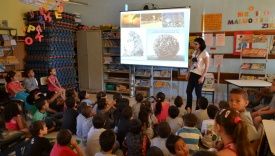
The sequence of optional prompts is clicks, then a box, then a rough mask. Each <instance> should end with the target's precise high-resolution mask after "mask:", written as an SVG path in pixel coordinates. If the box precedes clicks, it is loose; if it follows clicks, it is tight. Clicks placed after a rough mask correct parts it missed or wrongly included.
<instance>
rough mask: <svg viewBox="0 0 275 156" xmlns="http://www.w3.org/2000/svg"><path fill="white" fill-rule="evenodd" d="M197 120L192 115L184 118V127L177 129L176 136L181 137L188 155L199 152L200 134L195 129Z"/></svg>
mask: <svg viewBox="0 0 275 156" xmlns="http://www.w3.org/2000/svg"><path fill="white" fill-rule="evenodd" d="M197 121H198V118H197V117H196V115H194V114H193V113H189V114H186V115H185V116H184V127H182V128H181V129H179V130H178V131H177V133H176V135H178V136H181V137H182V138H183V141H184V142H185V143H186V145H187V146H188V148H189V153H190V154H193V153H194V152H196V151H198V150H199V139H200V138H201V132H200V130H199V129H198V128H196V127H195V126H196V124H197Z"/></svg>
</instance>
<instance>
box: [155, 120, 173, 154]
mask: <svg viewBox="0 0 275 156" xmlns="http://www.w3.org/2000/svg"><path fill="white" fill-rule="evenodd" d="M157 132H158V135H159V137H156V138H154V139H153V140H152V143H151V146H156V147H158V148H160V149H161V150H162V152H163V154H164V156H170V152H169V151H168V149H167V148H166V146H165V143H166V140H167V137H168V136H169V135H170V133H171V128H170V126H169V124H168V123H167V122H161V123H159V125H158V127H157Z"/></svg>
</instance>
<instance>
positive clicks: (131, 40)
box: [121, 30, 144, 57]
mask: <svg viewBox="0 0 275 156" xmlns="http://www.w3.org/2000/svg"><path fill="white" fill-rule="evenodd" d="M121 45H122V46H123V47H122V52H121V54H122V55H121V56H122V57H135V56H140V57H141V56H143V53H144V49H143V44H142V39H141V36H140V34H138V33H137V32H135V31H132V30H130V31H129V32H128V37H127V38H126V39H125V40H123V41H122V44H121Z"/></svg>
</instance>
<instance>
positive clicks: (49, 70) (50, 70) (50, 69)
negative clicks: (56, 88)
mask: <svg viewBox="0 0 275 156" xmlns="http://www.w3.org/2000/svg"><path fill="white" fill-rule="evenodd" d="M53 69H55V68H49V69H48V75H49V76H50V75H51V72H52V70H53Z"/></svg>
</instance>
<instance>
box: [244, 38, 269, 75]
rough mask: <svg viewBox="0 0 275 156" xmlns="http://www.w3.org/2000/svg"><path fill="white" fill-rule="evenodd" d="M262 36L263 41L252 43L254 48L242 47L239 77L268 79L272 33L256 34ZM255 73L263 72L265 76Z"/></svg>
mask: <svg viewBox="0 0 275 156" xmlns="http://www.w3.org/2000/svg"><path fill="white" fill-rule="evenodd" d="M254 36H256V37H253V38H257V36H260V38H261V41H257V42H256V41H255V42H253V43H252V48H244V49H242V53H241V54H240V72H239V79H263V80H264V79H266V78H267V70H266V69H267V65H268V53H269V50H270V43H271V42H272V41H271V38H272V36H271V35H254ZM253 74H261V75H264V77H255V76H253Z"/></svg>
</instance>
